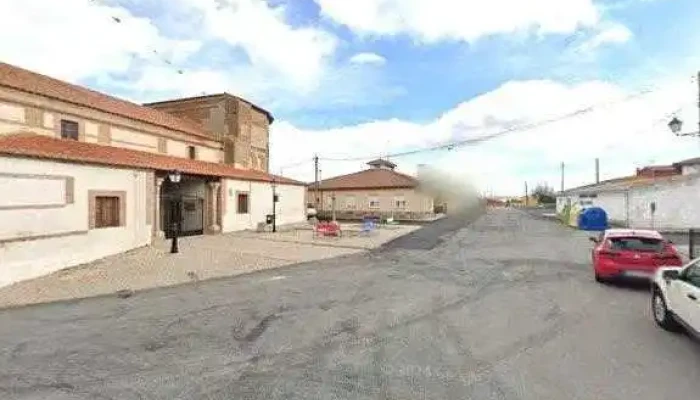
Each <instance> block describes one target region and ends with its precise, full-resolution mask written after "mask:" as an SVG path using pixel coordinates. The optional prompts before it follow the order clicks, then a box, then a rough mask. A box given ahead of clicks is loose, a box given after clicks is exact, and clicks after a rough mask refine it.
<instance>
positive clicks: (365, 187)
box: [308, 159, 435, 220]
mask: <svg viewBox="0 0 700 400" xmlns="http://www.w3.org/2000/svg"><path fill="white" fill-rule="evenodd" d="M367 164H368V165H369V169H366V170H363V171H360V172H355V173H352V174H348V175H342V176H336V177H333V178H329V179H325V180H322V181H320V182H319V184H318V185H316V184H315V183H312V184H310V185H309V186H308V199H309V203H311V204H312V205H315V206H316V207H317V209H318V213H319V215H320V216H326V217H332V216H333V215H335V217H336V218H337V219H341V220H342V219H360V218H362V217H365V216H376V217H380V218H392V217H393V218H394V219H395V220H424V219H431V218H433V217H434V216H435V214H434V203H433V198H432V197H431V196H430V195H428V194H426V193H423V192H421V190H420V188H419V184H418V180H417V179H416V178H414V177H412V176H409V175H405V174H402V173H400V172H397V171H395V168H396V164H394V163H392V162H390V161H388V160H382V159H379V160H374V161H370V162H369V163H367Z"/></svg>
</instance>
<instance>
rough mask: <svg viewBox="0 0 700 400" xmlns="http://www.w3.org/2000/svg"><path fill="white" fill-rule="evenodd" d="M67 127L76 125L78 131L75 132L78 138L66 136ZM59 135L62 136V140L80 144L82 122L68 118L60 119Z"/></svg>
mask: <svg viewBox="0 0 700 400" xmlns="http://www.w3.org/2000/svg"><path fill="white" fill-rule="evenodd" d="M67 125H71V126H73V125H75V128H76V131H75V135H76V136H75V137H73V136H70V137H69V136H64V133H65V131H64V127H65V126H67ZM71 133H72V132H71ZM58 134H59V135H60V137H61V139H64V140H75V141H76V142H79V141H80V136H81V135H80V121H76V120H72V119H68V118H63V117H62V118H60V120H59V121H58Z"/></svg>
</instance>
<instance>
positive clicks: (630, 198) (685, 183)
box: [557, 174, 700, 230]
mask: <svg viewBox="0 0 700 400" xmlns="http://www.w3.org/2000/svg"><path fill="white" fill-rule="evenodd" d="M597 195H598V197H596V198H593V199H592V200H593V205H594V206H597V207H601V208H603V209H604V210H605V211H606V212H607V214H608V219H609V220H610V221H613V222H621V223H624V224H627V223H628V224H629V226H630V227H632V228H647V229H648V228H653V229H657V230H685V229H689V228H696V229H697V228H700V202H697V201H696V199H698V198H700V174H698V175H693V176H688V177H687V178H684V179H680V180H678V179H676V180H673V181H666V182H659V183H657V184H656V185H655V186H644V187H636V188H632V189H629V191H613V192H599V193H598V194H597ZM569 198H571V199H572V203H574V202H576V201H577V199H578V196H576V195H571V196H569ZM565 201H566V197H562V198H561V199H558V202H557V209H558V210H559V205H560V204H565V203H564V202H565ZM652 202H655V203H656V211H655V213H654V215H653V218H652V212H651V203H652ZM562 207H563V206H562Z"/></svg>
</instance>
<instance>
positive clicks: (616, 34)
mask: <svg viewBox="0 0 700 400" xmlns="http://www.w3.org/2000/svg"><path fill="white" fill-rule="evenodd" d="M633 36H634V34H633V33H632V31H630V30H629V28H627V27H626V26H624V25H621V24H617V23H610V24H607V25H606V26H604V27H602V29H600V31H599V32H598V33H596V34H595V35H594V36H593V37H592V38H590V39H588V40H587V41H586V42H584V43H583V44H582V45H581V46H580V47H579V49H578V50H579V51H591V50H595V49H597V48H598V47H600V46H603V45H606V44H622V43H627V42H628V41H629V40H630V39H632V37H633Z"/></svg>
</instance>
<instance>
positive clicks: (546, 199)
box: [532, 183, 557, 204]
mask: <svg viewBox="0 0 700 400" xmlns="http://www.w3.org/2000/svg"><path fill="white" fill-rule="evenodd" d="M532 197H534V198H535V199H537V202H538V203H540V204H554V203H556V202H557V196H556V195H555V193H554V188H552V187H551V186H549V185H547V184H546V183H538V184H537V186H535V189H534V190H533V191H532Z"/></svg>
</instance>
